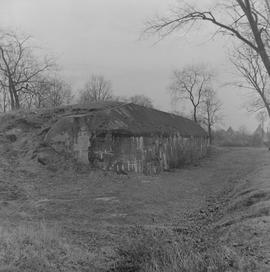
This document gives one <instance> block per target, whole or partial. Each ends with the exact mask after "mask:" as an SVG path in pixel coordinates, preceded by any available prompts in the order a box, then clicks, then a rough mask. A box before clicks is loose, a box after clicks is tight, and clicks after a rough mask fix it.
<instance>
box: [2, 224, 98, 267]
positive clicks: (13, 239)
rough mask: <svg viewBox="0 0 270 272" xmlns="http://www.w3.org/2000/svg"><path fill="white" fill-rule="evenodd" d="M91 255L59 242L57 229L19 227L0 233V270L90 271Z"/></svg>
mask: <svg viewBox="0 0 270 272" xmlns="http://www.w3.org/2000/svg"><path fill="white" fill-rule="evenodd" d="M92 259H93V255H91V253H89V252H88V251H87V250H83V249H82V248H79V247H77V246H74V245H71V244H69V243H68V242H67V241H65V239H63V238H61V236H60V235H59V231H58V230H57V228H49V227H47V226H46V225H44V224H40V225H39V226H35V227H33V226H20V227H17V228H15V229H13V230H12V231H10V230H2V231H1V232H0V270H1V271H2V269H4V270H3V271H20V272H38V271H40V272H41V271H42V272H56V271H57V272H58V271H65V272H76V271H95V270H93V269H92V270H91V267H92V266H91V265H92V264H91V261H92Z"/></svg>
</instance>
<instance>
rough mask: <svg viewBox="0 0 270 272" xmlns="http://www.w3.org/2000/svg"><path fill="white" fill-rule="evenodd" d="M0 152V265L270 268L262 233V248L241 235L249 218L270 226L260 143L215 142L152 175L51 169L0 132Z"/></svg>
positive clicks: (27, 268)
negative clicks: (192, 160) (188, 161)
mask: <svg viewBox="0 0 270 272" xmlns="http://www.w3.org/2000/svg"><path fill="white" fill-rule="evenodd" d="M0 150H1V151H0V152H1V159H0V177H1V178H0V201H1V204H0V219H1V245H0V255H1V256H2V258H1V260H2V262H1V261H0V271H269V270H263V269H264V266H267V265H268V264H267V260H268V259H267V258H268V257H267V256H268V255H267V252H268V251H267V250H268V249H269V247H268V246H269V245H268V244H267V243H266V239H265V237H264V236H263V237H264V240H265V244H264V249H263V252H264V253H261V251H260V250H261V248H260V246H259V242H260V239H261V238H262V236H260V235H261V234H258V235H257V238H258V237H259V238H258V239H257V240H256V239H255V238H254V237H253V236H252V237H249V238H248V239H253V238H254V239H255V240H256V241H255V240H252V241H254V245H256V248H254V247H253V244H251V243H249V244H245V243H244V244H243V241H242V240H241V237H245V238H246V235H248V233H250V232H249V231H250V230H248V231H246V232H245V224H246V223H245V222H249V223H248V224H247V225H248V226H246V228H248V227H250V226H253V225H252V224H253V223H252V224H251V221H252V220H255V219H254V218H256V220H257V221H256V226H258V224H259V226H260V227H261V229H262V232H264V233H267V230H268V229H267V227H268V226H269V207H270V205H269V206H268V202H267V201H269V199H270V198H268V196H269V195H268V191H267V190H268V189H267V190H266V187H267V186H268V183H267V180H268V177H269V175H268V172H267V174H266V169H267V167H269V164H270V163H269V157H270V155H269V153H268V152H267V151H265V150H263V149H252V148H222V149H220V148H216V149H214V150H213V151H212V152H211V153H210V155H209V156H208V157H207V158H206V159H204V160H202V161H201V162H200V163H199V164H197V165H192V166H189V167H184V168H183V169H179V170H176V171H174V172H166V173H163V174H161V175H160V176H157V177H147V176H136V175H129V176H119V175H116V174H113V173H104V172H100V171H89V169H86V168H85V167H81V166H79V165H77V166H76V169H74V168H71V166H72V164H70V163H69V162H66V164H65V162H61V163H59V164H57V165H56V166H57V167H51V166H50V167H47V166H43V165H41V164H38V163H37V162H36V161H35V160H30V159H29V158H28V157H27V154H25V152H24V153H22V151H21V150H20V149H18V148H17V146H16V144H14V143H10V142H8V141H7V140H4V139H2V140H1V149H0ZM258 173H260V174H261V178H260V180H264V182H262V181H261V183H260V182H259V181H258V179H257V178H256V177H257V176H258ZM263 175H265V177H263ZM247 180H248V181H249V183H248V182H247ZM255 182H259V183H258V184H256V183H255ZM260 188H261V189H260ZM267 188H268V187H267ZM266 191H267V192H266ZM265 192H266V193H265ZM250 209H251V210H250ZM252 214H253V215H254V214H257V216H253V215H252ZM239 218H242V219H241V220H240V219H239ZM262 218H263V219H262ZM243 219H245V220H249V221H243ZM258 220H259V221H258ZM260 220H264V221H265V222H266V223H263V222H264V221H260ZM258 222H260V223H258ZM254 224H255V223H254ZM254 226H255V225H254ZM266 226H267V227H266ZM241 232H243V233H241ZM249 235H250V234H249ZM235 236H237V237H235ZM238 240H239V241H238ZM221 241H222V242H221ZM235 241H237V242H235ZM255 242H256V243H255ZM36 252H37V253H36ZM252 254H253V255H252ZM3 256H4V257H3ZM31 263H33V266H31V265H30V264H31ZM260 263H263V265H261V266H259V264H260ZM254 267H260V268H258V269H261V270H256V269H257V268H254ZM1 269H2V270H1ZM5 269H6V270H5ZM16 269H17V270H16ZM31 269H32V270H31ZM179 269H181V270H179ZM207 269H208V270H207ZM230 269H231V270H230ZM252 269H253V270H252ZM254 269H255V270H254Z"/></svg>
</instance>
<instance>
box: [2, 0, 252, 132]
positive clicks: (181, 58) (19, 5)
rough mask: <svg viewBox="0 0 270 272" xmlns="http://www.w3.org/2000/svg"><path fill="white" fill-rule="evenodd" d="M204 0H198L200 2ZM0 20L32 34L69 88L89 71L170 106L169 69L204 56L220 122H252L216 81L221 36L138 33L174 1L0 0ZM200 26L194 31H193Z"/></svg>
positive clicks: (120, 90)
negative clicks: (52, 57) (214, 73)
mask: <svg viewBox="0 0 270 272" xmlns="http://www.w3.org/2000/svg"><path fill="white" fill-rule="evenodd" d="M208 2H211V0H201V1H200V3H201V4H204V3H206V4H207V3H208ZM0 3H1V9H0V25H1V27H2V28H9V29H12V30H16V31H19V32H23V33H26V34H30V35H32V36H33V37H34V38H35V39H36V40H37V41H38V44H39V45H41V46H42V47H43V48H44V50H46V52H49V53H52V54H54V55H55V56H56V57H57V60H58V63H59V64H60V67H61V69H62V73H63V76H64V77H65V79H66V80H67V81H68V82H69V83H70V84H71V85H72V87H73V89H74V90H75V91H76V90H78V89H79V88H80V87H82V85H83V83H84V82H85V81H86V80H87V79H88V78H89V76H90V75H91V74H93V73H94V74H103V75H104V76H105V77H106V78H107V79H110V80H111V81H112V84H113V89H114V93H115V94H116V95H124V96H130V95H133V94H145V95H147V96H149V97H151V98H152V99H153V101H154V104H155V106H157V107H158V108H160V109H162V110H171V104H170V97H169V94H168V91H167V87H168V85H169V83H170V76H171V73H172V70H173V69H175V68H181V67H183V66H184V65H187V64H196V63H202V62H204V63H207V64H209V65H210V66H211V67H213V69H215V71H217V75H218V77H217V83H216V87H217V89H218V93H219V96H220V98H221V99H222V101H223V103H224V106H223V111H224V123H225V124H224V126H225V128H226V127H228V126H229V125H232V127H233V128H237V127H239V126H241V125H245V126H247V127H248V128H249V129H250V130H253V129H255V127H256V126H257V124H256V121H255V120H254V118H253V117H252V115H250V114H248V113H247V112H246V110H245V109H244V107H243V97H242V96H241V95H240V91H238V90H236V89H234V88H233V87H231V86H230V87H222V86H223V84H224V83H226V82H228V81H229V80H230V78H231V73H232V67H231V66H230V65H229V63H228V61H227V56H226V50H228V44H229V41H228V40H226V41H225V42H224V39H223V38H215V40H210V41H209V35H208V34H209V32H210V28H209V27H208V26H207V25H205V27H203V28H200V30H199V31H197V32H196V30H195V31H193V33H189V35H186V36H183V35H180V33H179V34H178V35H172V36H171V37H169V38H167V39H165V40H163V41H161V42H159V43H155V42H156V41H157V39H156V38H154V37H152V38H149V39H143V40H142V39H140V35H141V32H142V29H143V26H144V22H145V21H146V20H147V19H149V18H151V17H153V16H155V15H156V14H163V13H164V12H166V11H167V10H168V8H170V7H172V6H174V5H175V4H176V1H175V0H0ZM199 33H200V35H199Z"/></svg>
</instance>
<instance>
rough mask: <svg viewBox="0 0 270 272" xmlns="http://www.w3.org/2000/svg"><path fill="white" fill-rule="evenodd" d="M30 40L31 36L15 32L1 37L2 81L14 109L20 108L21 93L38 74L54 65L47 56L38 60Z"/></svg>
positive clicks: (0, 65)
mask: <svg viewBox="0 0 270 272" xmlns="http://www.w3.org/2000/svg"><path fill="white" fill-rule="evenodd" d="M29 40H30V37H24V38H20V37H19V36H18V35H16V34H13V33H4V34H2V36H1V37H0V82H1V85H2V86H3V87H4V88H7V89H8V92H9V98H10V104H11V109H12V110H13V109H18V108H20V97H21V95H22V94H23V93H26V92H28V91H29V86H30V85H31V84H32V83H33V82H34V81H35V80H36V78H37V76H38V75H40V74H41V73H43V72H45V71H47V70H48V69H49V68H50V67H51V66H52V65H53V63H52V62H51V61H50V60H48V59H46V58H45V59H44V60H43V61H42V62H41V61H38V59H37V58H36V57H35V56H34V55H33V50H32V48H31V47H29V46H28V42H29Z"/></svg>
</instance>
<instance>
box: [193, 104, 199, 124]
mask: <svg viewBox="0 0 270 272" xmlns="http://www.w3.org/2000/svg"><path fill="white" fill-rule="evenodd" d="M193 121H194V122H195V123H198V120H197V107H194V110H193Z"/></svg>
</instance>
